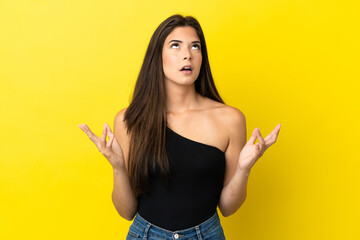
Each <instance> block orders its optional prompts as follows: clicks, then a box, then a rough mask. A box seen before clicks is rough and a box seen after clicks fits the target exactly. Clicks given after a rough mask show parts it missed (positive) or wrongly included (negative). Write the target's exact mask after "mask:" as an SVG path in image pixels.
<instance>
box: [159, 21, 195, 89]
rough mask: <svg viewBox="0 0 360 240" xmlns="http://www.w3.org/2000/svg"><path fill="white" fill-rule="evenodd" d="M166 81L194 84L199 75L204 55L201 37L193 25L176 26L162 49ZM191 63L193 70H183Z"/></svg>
mask: <svg viewBox="0 0 360 240" xmlns="http://www.w3.org/2000/svg"><path fill="white" fill-rule="evenodd" d="M162 60H163V70H164V74H165V81H173V82H175V83H178V84H192V83H193V82H195V80H196V79H197V77H198V76H199V72H200V68H201V62H202V55H201V43H200V39H199V37H198V35H197V33H196V30H195V29H194V28H193V27H190V26H186V27H176V28H174V30H173V31H172V32H171V33H170V34H169V35H168V36H167V38H166V39H165V42H164V46H163V51H162ZM185 65H191V71H181V69H182V68H183V67H184V66H185Z"/></svg>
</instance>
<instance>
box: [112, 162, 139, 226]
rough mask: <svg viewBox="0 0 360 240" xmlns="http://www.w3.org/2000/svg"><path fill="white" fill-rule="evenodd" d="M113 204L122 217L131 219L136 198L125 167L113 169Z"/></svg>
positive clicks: (134, 211) (134, 210)
mask: <svg viewBox="0 0 360 240" xmlns="http://www.w3.org/2000/svg"><path fill="white" fill-rule="evenodd" d="M113 174H114V189H113V192H112V201H113V204H114V206H115V208H116V210H117V211H118V213H119V214H120V216H122V217H123V218H125V219H127V220H129V221H131V220H132V219H133V217H134V215H135V213H136V209H137V199H136V197H135V195H134V193H133V191H132V189H131V186H130V180H129V176H128V174H127V172H126V169H125V168H122V169H113Z"/></svg>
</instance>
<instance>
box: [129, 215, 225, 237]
mask: <svg viewBox="0 0 360 240" xmlns="http://www.w3.org/2000/svg"><path fill="white" fill-rule="evenodd" d="M133 239H148V240H155V239H156V240H177V239H179V240H185V239H186V240H225V236H224V231H223V228H222V226H221V224H220V219H219V216H218V214H217V212H215V214H214V215H213V216H212V217H211V218H209V219H208V220H206V221H204V222H202V223H200V224H199V225H197V226H194V227H191V228H187V229H183V230H177V231H174V232H173V231H169V230H166V229H163V228H161V227H158V226H156V225H154V224H152V223H150V222H148V221H146V220H145V219H143V218H142V217H141V216H140V215H139V213H136V216H135V219H134V221H133V223H132V224H131V226H130V228H129V232H128V234H127V237H126V240H133Z"/></svg>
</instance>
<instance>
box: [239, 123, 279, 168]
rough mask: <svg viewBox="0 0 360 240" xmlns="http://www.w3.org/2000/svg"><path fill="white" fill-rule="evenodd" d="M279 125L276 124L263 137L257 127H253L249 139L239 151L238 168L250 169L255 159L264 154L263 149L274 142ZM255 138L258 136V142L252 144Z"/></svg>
mask: <svg viewBox="0 0 360 240" xmlns="http://www.w3.org/2000/svg"><path fill="white" fill-rule="evenodd" d="M280 127H281V124H278V125H277V126H276V127H275V128H274V130H272V132H271V133H270V134H269V135H267V136H266V138H265V139H263V137H262V136H261V133H260V130H259V128H255V130H254V131H253V133H252V135H251V137H250V139H249V141H248V142H247V143H246V144H245V146H244V147H243V149H242V150H241V152H240V156H239V163H238V168H240V169H241V170H246V171H250V170H251V168H252V167H253V166H254V164H255V163H256V161H257V160H258V159H259V158H260V157H261V156H262V155H263V154H264V152H265V150H266V149H268V148H269V147H270V146H271V145H272V144H274V143H275V142H276V139H277V137H278V135H279V131H280ZM256 138H259V142H258V143H256V144H255V145H254V142H255V141H256Z"/></svg>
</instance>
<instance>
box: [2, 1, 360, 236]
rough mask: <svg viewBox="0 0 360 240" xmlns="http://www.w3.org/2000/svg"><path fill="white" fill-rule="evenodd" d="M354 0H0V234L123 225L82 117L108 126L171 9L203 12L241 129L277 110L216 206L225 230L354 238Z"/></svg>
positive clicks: (92, 230)
mask: <svg viewBox="0 0 360 240" xmlns="http://www.w3.org/2000/svg"><path fill="white" fill-rule="evenodd" d="M356 2H357V1H340V0H339V1H331V0H323V1H320V0H309V1H290V0H287V1H285V0H271V1H267V0H247V1H226V0H221V1H210V2H208V1H186V0H183V1H115V0H112V1H110V0H106V1H105V0H102V1H100V0H99V1H85V0H82V1H76V0H72V1H70V0H62V1H60V0H59V1H55V0H53V1H48V0H38V1H35V0H34V1H26V0H22V1H20V0H16V1H14V0H2V1H0V80H1V81H0V89H1V90H0V91H1V94H0V104H1V108H0V114H1V118H0V124H1V129H0V134H1V144H0V146H1V149H0V150H1V152H0V154H1V155H0V239H4V240H5V239H6V240H7V239H125V236H126V233H127V230H128V227H129V226H130V224H131V222H128V221H126V220H124V219H122V218H121V217H120V216H119V215H118V213H117V212H116V210H115V208H114V206H113V204H112V201H111V192H112V187H113V176H112V169H111V166H110V164H109V163H108V162H107V160H106V159H105V158H104V157H103V156H102V155H101V153H100V152H98V150H97V148H96V147H95V145H94V144H93V143H92V142H91V141H90V140H89V139H88V138H87V136H86V135H85V133H83V132H82V131H81V129H80V128H79V127H78V124H81V123H86V124H88V125H89V126H90V128H91V129H92V130H93V131H94V132H95V133H96V134H97V135H100V134H101V132H102V127H103V124H104V123H108V124H109V125H110V126H111V127H113V120H114V116H115V114H116V113H117V112H118V111H119V110H120V109H122V108H124V107H126V106H128V104H129V99H130V96H131V93H132V91H133V87H134V84H135V81H136V78H137V75H138V73H139V70H140V66H141V64H142V61H143V58H144V55H145V50H146V48H147V45H148V43H149V40H150V37H151V35H152V33H153V32H154V30H155V29H156V27H157V26H158V25H159V24H160V23H161V22H162V21H163V20H165V19H166V18H167V17H169V16H170V15H172V14H175V13H180V14H184V15H192V16H195V17H196V18H197V19H198V20H199V22H200V24H201V26H202V28H203V31H204V34H205V38H206V41H207V46H208V53H209V59H210V64H211V69H212V72H213V75H214V78H215V83H216V86H217V88H218V90H219V92H220V95H221V96H222V97H223V99H224V101H225V103H226V104H228V105H231V106H235V107H237V108H238V109H240V110H241V111H242V112H243V113H244V114H245V116H246V119H247V134H248V137H250V135H251V133H252V131H253V129H254V128H256V127H259V128H260V131H261V133H262V135H263V136H264V137H265V136H266V135H267V134H268V133H270V131H271V130H272V129H273V128H274V127H275V126H276V124H278V123H281V124H282V129H281V130H280V135H279V138H278V141H277V142H276V143H275V145H273V146H272V147H271V148H270V149H268V150H267V151H266V152H265V154H264V156H263V157H262V158H260V159H259V160H258V162H257V163H256V164H255V166H254V168H253V169H252V172H251V174H250V177H249V182H248V197H247V199H246V201H245V203H244V204H243V205H242V207H241V208H240V209H239V210H238V211H237V212H236V213H235V214H234V215H232V216H230V217H227V218H225V217H221V222H222V224H223V227H224V230H225V235H226V237H227V239H247V240H252V239H271V240H272V239H274V240H280V239H284V240H285V239H286V240H287V239H359V238H358V237H359V236H360V231H359V228H358V227H359V215H360V214H359V213H360V208H359V202H360V197H359V196H360V194H359V184H360V179H359V170H360V168H359V166H360V164H359V143H360V141H359V134H360V127H359V124H360V121H359V120H360V119H359V109H360V108H359V105H360V104H359V103H360V100H359V93H360V84H359V80H360V78H359V77H360V74H359V56H360V55H359V53H360V51H359V42H360V41H359V40H360V39H359V35H358V34H359V18H358V17H357V15H358V14H359V12H360V10H359V4H357V3H356ZM174 217H176V216H174Z"/></svg>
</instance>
